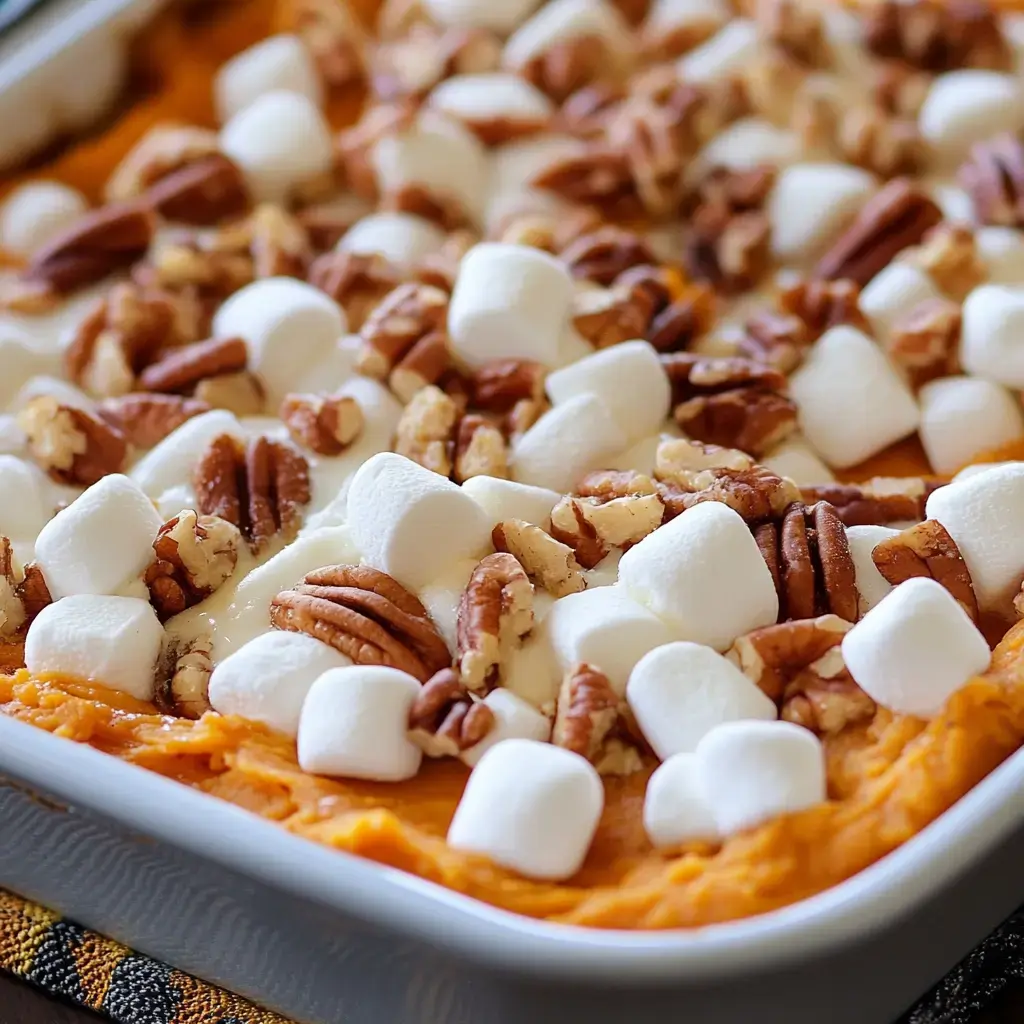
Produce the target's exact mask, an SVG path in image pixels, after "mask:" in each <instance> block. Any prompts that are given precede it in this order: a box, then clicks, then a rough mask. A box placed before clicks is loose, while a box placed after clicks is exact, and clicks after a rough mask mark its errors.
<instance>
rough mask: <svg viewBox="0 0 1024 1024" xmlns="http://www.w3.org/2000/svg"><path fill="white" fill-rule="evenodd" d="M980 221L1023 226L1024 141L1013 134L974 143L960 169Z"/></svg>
mask: <svg viewBox="0 0 1024 1024" xmlns="http://www.w3.org/2000/svg"><path fill="white" fill-rule="evenodd" d="M960 182H961V184H962V185H963V186H964V188H965V189H967V191H968V192H969V193H970V194H971V199H972V200H973V201H974V212H975V215H976V216H977V218H978V220H979V221H981V223H982V224H1001V225H1005V226H1006V227H1015V228H1019V227H1022V226H1024V144H1022V143H1021V141H1020V140H1019V139H1018V138H1017V137H1016V136H1014V135H1008V134H1006V135H997V136H996V137H995V138H992V139H986V140H985V141H984V142H976V143H975V144H974V145H973V146H972V147H971V152H970V156H969V157H968V158H967V161H966V162H965V163H964V165H963V166H962V167H961V168H960Z"/></svg>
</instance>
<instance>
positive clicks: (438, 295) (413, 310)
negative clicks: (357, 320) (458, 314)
mask: <svg viewBox="0 0 1024 1024" xmlns="http://www.w3.org/2000/svg"><path fill="white" fill-rule="evenodd" d="M447 316H448V296H447V294H446V293H445V292H443V291H441V289H440V288H432V287H431V286H430V285H426V284H420V283H418V282H414V281H409V282H407V283H405V284H400V285H399V286H398V287H397V288H395V289H394V290H393V291H391V292H389V293H388V295H386V296H385V297H384V299H383V300H382V301H381V302H380V303H379V304H378V305H377V306H376V307H374V309H373V311H372V312H371V313H370V314H369V316H367V318H366V320H365V322H364V323H363V326H362V328H361V329H360V331H359V335H360V337H361V338H362V340H363V342H364V346H363V350H362V352H361V354H360V359H359V363H358V367H357V368H358V370H359V372H360V373H365V374H367V375H368V376H370V377H376V378H377V379H378V380H385V379H387V376H388V374H389V373H390V372H391V370H392V369H393V368H394V367H395V365H396V364H398V363H399V362H401V360H402V357H403V356H405V355H406V353H407V352H408V351H409V350H410V349H411V348H412V347H413V345H415V344H416V342H417V341H419V340H420V338H422V337H424V336H425V335H427V334H433V333H435V332H437V331H443V330H444V329H445V324H446V320H447Z"/></svg>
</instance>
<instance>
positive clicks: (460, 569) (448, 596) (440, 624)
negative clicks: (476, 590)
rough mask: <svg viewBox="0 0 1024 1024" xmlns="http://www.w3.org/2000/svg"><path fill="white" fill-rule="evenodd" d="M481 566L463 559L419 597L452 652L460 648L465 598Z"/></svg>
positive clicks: (443, 573)
mask: <svg viewBox="0 0 1024 1024" xmlns="http://www.w3.org/2000/svg"><path fill="white" fill-rule="evenodd" d="M478 562H479V559H478V558H460V559H459V560H458V561H457V562H454V563H453V564H452V565H449V566H448V567H447V568H446V569H445V570H444V572H442V573H441V575H440V576H438V577H437V578H436V579H433V580H431V581H430V582H429V583H428V584H427V585H426V586H425V587H423V589H422V590H420V591H418V592H417V594H416V596H417V597H418V598H419V599H420V601H422V602H423V607H424V608H426V609H427V614H428V615H429V616H430V619H431V621H432V622H433V623H434V625H435V626H436V627H437V631H438V633H440V634H441V636H442V638H443V639H444V642H445V643H446V644H447V645H448V648H449V650H452V651H454V650H455V648H456V644H457V638H458V624H459V606H460V605H461V604H462V595H463V593H465V590H466V584H467V583H468V582H469V577H470V576H471V575H472V573H473V570H474V569H475V568H476V567H477V564H478Z"/></svg>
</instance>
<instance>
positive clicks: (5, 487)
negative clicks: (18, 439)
mask: <svg viewBox="0 0 1024 1024" xmlns="http://www.w3.org/2000/svg"><path fill="white" fill-rule="evenodd" d="M48 483H49V482H48V480H47V478H46V476H45V474H44V473H43V472H42V470H40V469H39V468H38V467H36V466H35V465H33V464H32V463H31V462H26V461H25V460H24V459H19V458H18V457H17V456H15V455H0V494H4V495H8V500H6V501H4V502H2V503H0V535H2V536H4V537H7V538H8V539H9V540H12V541H34V540H35V539H36V535H37V534H38V533H39V531H40V530H41V529H42V528H43V526H44V525H45V524H46V522H47V521H48V520H49V519H50V517H51V516H52V515H53V512H54V505H55V504H56V502H55V501H54V500H53V497H52V492H51V491H50V488H49V486H48Z"/></svg>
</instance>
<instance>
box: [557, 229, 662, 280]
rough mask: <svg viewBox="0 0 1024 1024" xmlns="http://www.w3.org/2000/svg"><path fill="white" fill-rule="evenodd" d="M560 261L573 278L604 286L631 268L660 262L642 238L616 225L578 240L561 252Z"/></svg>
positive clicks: (582, 236)
mask: <svg viewBox="0 0 1024 1024" xmlns="http://www.w3.org/2000/svg"><path fill="white" fill-rule="evenodd" d="M559 259H560V260H561V261H562V262H563V263H564V264H565V265H566V266H567V267H568V268H569V271H570V273H571V274H572V276H573V277H575V278H580V279H583V280H586V281H593V282H594V283H595V284H601V285H610V284H611V283H612V282H613V281H614V280H615V279H616V278H617V277H618V276H619V274H621V273H622V272H623V271H624V270H629V269H630V268H631V267H635V266H638V265H641V264H642V265H645V266H647V265H650V264H652V263H654V262H656V261H655V256H654V253H653V252H652V251H651V248H650V246H649V245H648V244H647V242H645V241H644V239H643V238H642V237H641V236H640V235H638V234H636V233H635V232H633V231H627V230H626V229H625V228H620V227H616V226H615V225H612V224H608V225H606V226H604V227H601V228H598V230H596V231H594V232H591V233H589V234H585V235H581V236H580V237H578V238H576V239H575V240H574V241H572V242H570V243H569V245H568V246H566V248H565V249H563V250H562V252H561V253H559Z"/></svg>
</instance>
